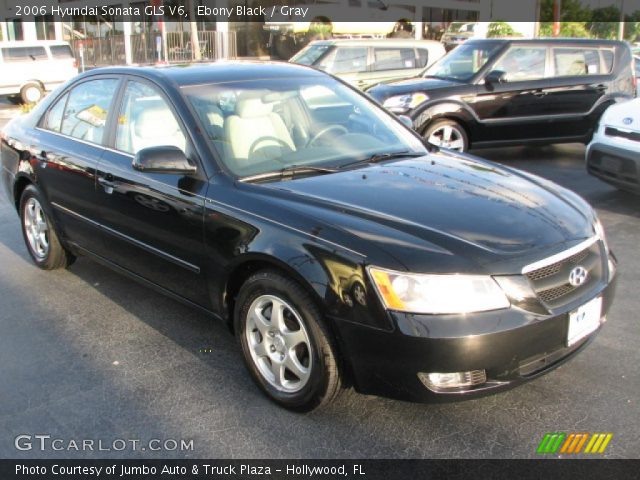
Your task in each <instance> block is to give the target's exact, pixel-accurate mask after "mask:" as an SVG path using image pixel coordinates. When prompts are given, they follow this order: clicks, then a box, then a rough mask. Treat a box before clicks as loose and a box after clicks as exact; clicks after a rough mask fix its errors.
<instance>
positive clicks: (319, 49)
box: [290, 45, 331, 65]
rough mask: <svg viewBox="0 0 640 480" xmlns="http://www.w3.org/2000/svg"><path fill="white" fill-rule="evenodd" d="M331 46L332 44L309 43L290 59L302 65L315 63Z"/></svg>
mask: <svg viewBox="0 0 640 480" xmlns="http://www.w3.org/2000/svg"><path fill="white" fill-rule="evenodd" d="M330 48H331V45H309V46H307V47H305V48H303V49H302V50H300V51H299V52H298V53H296V54H295V55H294V56H293V57H292V58H291V60H290V61H291V62H293V63H299V64H300V65H313V64H314V63H316V61H317V60H318V59H319V58H320V57H322V56H323V55H324V54H325V53H326V52H327V51H328V50H329V49H330Z"/></svg>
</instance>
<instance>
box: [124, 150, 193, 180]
mask: <svg viewBox="0 0 640 480" xmlns="http://www.w3.org/2000/svg"><path fill="white" fill-rule="evenodd" d="M132 166H133V169H134V170H137V171H139V172H145V173H173V174H177V175H190V174H193V173H196V171H197V170H198V169H197V167H196V166H195V165H194V164H193V163H192V162H190V161H189V159H188V158H187V156H186V155H185V154H184V152H183V151H182V150H180V149H179V148H178V147H173V146H170V145H163V146H159V147H148V148H143V149H142V150H140V151H139V152H138V153H137V154H136V156H135V157H134V158H133V163H132Z"/></svg>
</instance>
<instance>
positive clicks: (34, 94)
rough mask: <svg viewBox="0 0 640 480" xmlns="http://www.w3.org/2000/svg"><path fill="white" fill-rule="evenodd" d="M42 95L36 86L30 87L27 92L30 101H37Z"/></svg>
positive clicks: (26, 95)
mask: <svg viewBox="0 0 640 480" xmlns="http://www.w3.org/2000/svg"><path fill="white" fill-rule="evenodd" d="M40 95H41V94H40V90H38V89H37V88H36V87H29V88H27V90H26V92H25V97H27V100H29V102H30V103H36V102H37V101H38V100H40Z"/></svg>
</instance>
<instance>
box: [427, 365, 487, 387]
mask: <svg viewBox="0 0 640 480" xmlns="http://www.w3.org/2000/svg"><path fill="white" fill-rule="evenodd" d="M418 378H419V379H420V381H421V382H422V383H423V384H424V386H425V387H427V388H428V389H429V390H432V391H434V392H439V391H441V390H449V389H460V388H464V387H473V386H475V385H480V384H481V383H485V382H486V381H487V374H486V372H485V371H484V370H472V371H470V372H453V373H422V372H420V373H418Z"/></svg>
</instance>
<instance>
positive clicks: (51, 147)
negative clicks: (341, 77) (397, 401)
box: [2, 63, 615, 410]
mask: <svg viewBox="0 0 640 480" xmlns="http://www.w3.org/2000/svg"><path fill="white" fill-rule="evenodd" d="M2 166H3V168H2V184H3V185H4V188H5V189H6V191H7V194H8V198H9V199H10V201H11V202H13V203H14V204H15V206H16V208H17V210H18V212H19V215H20V219H21V221H22V231H23V234H24V239H25V242H26V245H27V248H28V250H29V253H30V255H31V257H32V258H33V261H34V262H35V263H36V264H37V265H38V266H39V267H41V268H43V269H54V268H62V267H66V266H67V265H69V264H70V263H71V262H72V261H73V259H74V257H75V256H77V255H87V256H90V257H92V258H94V259H95V260H98V261H100V262H101V263H103V264H106V265H108V266H109V267H111V268H113V269H115V270H118V271H120V272H122V273H125V274H127V275H129V276H130V277H133V278H135V279H137V280H139V281H141V282H143V283H145V284H147V285H149V286H152V287H154V288H156V289H158V290H160V291H162V292H164V293H166V294H168V295H171V296H172V297H175V298H177V299H180V300H182V301H184V302H187V303H189V304H191V305H193V306H196V307H198V308H200V309H202V310H206V311H207V312H209V313H211V314H212V315H213V316H215V317H219V318H220V319H222V320H224V321H226V322H228V323H229V324H230V325H231V326H232V327H233V330H234V331H235V334H236V336H237V338H238V340H239V343H240V347H241V349H242V353H243V356H244V360H245V362H246V365H247V368H248V370H249V372H250V373H251V376H252V377H253V379H254V380H255V382H256V383H257V384H258V385H259V387H260V388H261V389H262V390H264V392H265V393H266V394H267V395H268V396H269V397H270V398H272V399H273V400H275V401H276V402H278V403H279V404H280V405H283V406H285V407H287V408H292V409H297V410H309V409H312V408H314V407H317V406H319V405H321V404H325V403H327V402H329V401H330V400H331V399H332V398H334V397H335V395H336V394H337V393H338V392H339V391H340V389H341V388H342V387H343V386H345V385H353V386H354V387H355V388H356V389H357V390H358V391H360V392H364V393H369V394H378V395H385V396H391V397H396V398H402V399H407V400H413V401H439V400H450V399H458V398H468V397H473V396H476V395H482V394H486V393H489V392H495V391H499V390H501V389H504V388H508V387H511V386H514V385H516V384H518V383H520V382H522V381H524V380H527V379H531V378H533V377H535V376H537V375H539V374H541V373H544V372H546V371H547V370H549V369H551V368H553V367H555V366H557V365H558V364H560V363H561V362H562V361H564V360H566V359H568V358H570V357H571V356H573V354H575V353H576V352H577V351H578V350H580V349H581V348H582V347H583V346H584V345H585V344H586V343H588V342H589V340H590V339H591V338H592V337H593V336H594V333H595V332H596V331H597V330H598V329H599V327H600V325H601V324H602V322H603V321H604V319H605V314H606V312H607V310H608V308H609V306H610V304H611V300H612V297H613V283H614V276H615V259H614V257H613V256H612V255H611V254H610V253H609V249H608V247H607V243H606V240H605V236H604V232H603V230H602V226H601V224H600V223H599V221H598V219H597V218H596V215H595V213H594V211H593V210H592V208H591V207H590V206H589V205H588V204H587V203H585V202H584V201H583V200H582V199H581V198H579V197H578V196H577V195H575V194H573V193H571V192H570V191H568V190H565V189H564V188H562V187H559V186H557V185H554V184H552V183H550V182H548V181H545V180H543V179H541V178H538V177H534V176H532V175H528V174H525V173H522V172H518V171H516V170H513V169H509V168H506V167H500V166H498V165H495V164H493V163H490V162H486V161H482V160H479V159H475V158H473V157H469V156H466V155H462V154H456V153H453V152H447V151H444V150H441V151H437V150H436V149H432V148H431V147H428V146H425V145H424V144H423V143H422V140H421V139H420V138H419V137H418V136H417V135H416V134H415V133H413V132H412V131H411V130H410V129H408V128H407V127H405V126H404V125H403V124H402V122H400V121H398V119H397V118H395V117H394V116H393V115H392V114H389V113H387V112H386V111H384V110H383V109H382V108H380V107H379V106H377V105H376V104H374V103H373V102H372V101H370V100H369V99H368V98H367V97H366V96H365V95H364V94H362V93H359V92H357V91H355V90H354V89H352V88H351V87H349V86H347V85H345V84H343V83H342V82H340V81H338V80H336V79H334V78H333V77H331V76H329V75H326V74H324V73H322V72H318V71H315V70H313V69H310V68H307V67H301V66H295V65H287V64H264V63H220V64H215V65H202V66H190V67H169V68H158V69H154V68H110V69H105V70H94V71H92V72H89V73H87V74H83V75H81V76H79V77H77V78H76V79H75V80H73V81H72V82H70V83H68V84H67V85H65V86H64V87H62V88H61V89H59V90H58V91H57V92H55V93H54V94H52V95H50V96H49V97H48V98H47V99H46V100H44V101H43V102H42V103H40V104H39V105H38V106H37V107H36V108H35V109H34V110H33V111H32V112H31V113H30V114H29V115H26V116H24V117H22V118H19V119H16V120H14V121H12V122H11V123H10V124H9V125H8V126H7V127H6V129H5V131H4V132H3V135H2Z"/></svg>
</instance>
